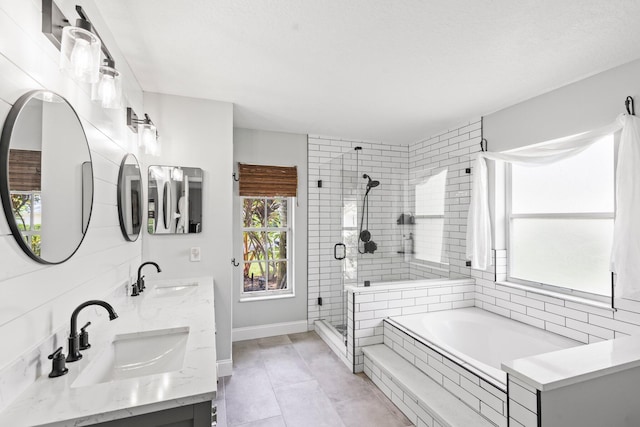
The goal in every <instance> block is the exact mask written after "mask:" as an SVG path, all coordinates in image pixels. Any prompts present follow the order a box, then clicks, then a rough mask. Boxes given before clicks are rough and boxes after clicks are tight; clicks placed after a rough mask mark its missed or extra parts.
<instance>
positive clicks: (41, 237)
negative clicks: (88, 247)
mask: <svg viewBox="0 0 640 427" xmlns="http://www.w3.org/2000/svg"><path fill="white" fill-rule="evenodd" d="M0 157H1V159H2V160H1V161H2V165H4V171H2V173H0V195H1V196H2V206H3V209H4V213H5V216H6V218H7V222H8V223H9V227H10V228H11V233H12V234H13V236H14V237H15V239H16V241H17V242H18V244H19V245H20V247H21V248H22V250H23V251H24V252H25V253H26V254H27V255H29V256H30V257H31V258H32V259H34V260H36V261H38V262H40V263H43V264H59V263H61V262H64V261H66V260H67V259H69V258H70V257H71V256H72V255H73V254H74V253H75V252H76V251H77V250H78V248H79V247H80V244H81V243H82V240H83V239H84V236H85V233H86V232H87V228H88V226H89V219H90V217H91V208H92V206H93V167H92V164H91V153H90V151H89V144H88V142H87V138H86V136H85V133H84V129H83V128H82V124H81V123H80V119H79V118H78V115H77V114H76V112H75V110H74V109H73V107H72V106H71V105H70V104H69V103H68V102H67V100H66V99H64V98H63V97H61V96H60V95H57V94H55V93H52V92H48V91H42V90H38V91H32V92H28V93H26V94H24V95H23V96H21V97H20V98H19V99H18V100H17V101H16V102H15V104H14V105H13V107H11V110H10V111H9V115H8V116H7V119H6V121H5V124H4V128H3V129H2V137H1V138H0Z"/></svg>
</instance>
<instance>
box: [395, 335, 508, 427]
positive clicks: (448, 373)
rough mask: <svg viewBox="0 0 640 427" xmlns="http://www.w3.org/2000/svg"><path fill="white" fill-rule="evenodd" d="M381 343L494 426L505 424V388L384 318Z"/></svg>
mask: <svg viewBox="0 0 640 427" xmlns="http://www.w3.org/2000/svg"><path fill="white" fill-rule="evenodd" d="M384 344H385V345H386V346H387V347H389V348H390V349H392V350H393V351H394V352H396V353H397V354H399V355H400V356H401V357H403V358H404V359H405V360H407V361H408V362H409V363H411V364H412V365H413V366H415V367H416V368H418V369H419V370H420V371H422V372H424V373H425V374H427V375H428V376H429V377H430V378H431V379H432V380H434V381H435V382H436V383H438V384H439V385H441V386H442V387H443V388H445V389H446V390H449V391H450V392H451V393H452V394H453V395H455V396H457V397H458V398H459V399H460V400H462V401H463V402H464V403H465V404H467V406H469V407H470V408H471V409H473V410H474V411H476V412H477V413H479V414H481V415H483V416H484V417H485V418H487V419H488V420H490V421H491V422H492V423H494V424H495V425H497V426H500V427H506V426H507V394H506V392H505V391H504V390H501V389H500V388H498V387H497V386H495V385H493V384H491V383H489V382H487V381H485V380H484V379H483V378H481V377H480V376H478V375H476V374H475V373H472V372H470V371H469V370H467V369H464V366H465V363H464V362H462V361H456V362H454V361H452V360H450V359H448V358H447V357H445V356H443V355H442V354H440V353H439V352H438V351H437V350H435V349H432V348H430V347H428V346H426V345H425V344H423V343H422V342H420V341H418V340H415V339H414V338H412V337H411V336H410V335H409V334H407V333H405V332H404V331H403V330H402V329H400V328H398V327H396V326H395V325H393V324H391V323H389V322H384Z"/></svg>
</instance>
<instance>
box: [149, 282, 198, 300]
mask: <svg viewBox="0 0 640 427" xmlns="http://www.w3.org/2000/svg"><path fill="white" fill-rule="evenodd" d="M197 287H198V284H197V283H179V284H171V285H156V286H155V287H154V289H153V295H154V296H156V297H161V298H162V297H176V296H185V295H189V294H191V293H193V292H195V290H196V289H197Z"/></svg>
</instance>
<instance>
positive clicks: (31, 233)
mask: <svg viewBox="0 0 640 427" xmlns="http://www.w3.org/2000/svg"><path fill="white" fill-rule="evenodd" d="M11 203H12V204H13V216H14V217H15V219H16V224H17V225H18V229H19V230H20V232H21V234H22V236H23V238H24V240H25V242H26V244H27V245H28V246H29V247H30V248H31V250H32V251H33V253H34V254H36V255H37V256H40V233H41V231H42V230H41V229H42V220H41V211H42V206H41V204H40V191H12V192H11Z"/></svg>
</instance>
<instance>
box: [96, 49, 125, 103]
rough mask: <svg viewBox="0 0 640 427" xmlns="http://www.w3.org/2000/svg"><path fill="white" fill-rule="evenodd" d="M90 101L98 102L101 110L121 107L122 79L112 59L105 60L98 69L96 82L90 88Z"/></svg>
mask: <svg viewBox="0 0 640 427" xmlns="http://www.w3.org/2000/svg"><path fill="white" fill-rule="evenodd" d="M91 100H92V101H95V102H99V103H100V104H101V105H102V108H120V107H121V106H122V103H121V100H122V78H121V76H120V73H119V72H118V70H116V68H115V62H114V61H113V59H108V58H107V59H105V60H104V65H102V66H101V67H100V72H99V76H98V81H97V82H96V83H94V84H93V86H92V88H91Z"/></svg>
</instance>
